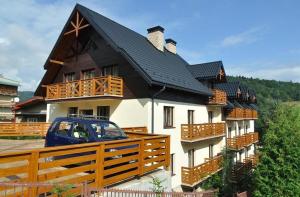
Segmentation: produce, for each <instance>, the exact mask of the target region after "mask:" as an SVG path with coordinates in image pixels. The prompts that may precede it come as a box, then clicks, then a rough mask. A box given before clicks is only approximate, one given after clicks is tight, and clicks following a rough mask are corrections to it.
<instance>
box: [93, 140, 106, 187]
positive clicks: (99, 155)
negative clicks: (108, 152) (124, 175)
mask: <svg viewBox="0 0 300 197" xmlns="http://www.w3.org/2000/svg"><path fill="white" fill-rule="evenodd" d="M104 153H105V144H100V146H99V147H98V148H97V151H96V180H95V182H96V187H97V188H103V186H104V184H103V177H104V176H103V172H104Z"/></svg>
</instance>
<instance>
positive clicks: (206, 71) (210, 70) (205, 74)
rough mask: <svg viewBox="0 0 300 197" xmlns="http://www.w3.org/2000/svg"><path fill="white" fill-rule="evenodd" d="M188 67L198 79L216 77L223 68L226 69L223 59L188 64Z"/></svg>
mask: <svg viewBox="0 0 300 197" xmlns="http://www.w3.org/2000/svg"><path fill="white" fill-rule="evenodd" d="M187 68H188V70H189V71H190V72H191V73H192V75H193V76H194V77H195V78H196V79H200V80H201V79H202V80H204V79H214V78H216V77H217V76H218V74H219V73H220V70H221V69H223V70H224V67H223V63H222V61H215V62H208V63H203V64H194V65H188V66H187Z"/></svg>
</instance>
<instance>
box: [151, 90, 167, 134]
mask: <svg viewBox="0 0 300 197" xmlns="http://www.w3.org/2000/svg"><path fill="white" fill-rule="evenodd" d="M165 89H166V85H164V86H163V87H162V88H161V89H160V90H159V91H158V92H156V93H154V94H153V95H152V97H151V101H152V108H151V133H152V134H154V98H155V97H157V96H158V95H159V94H161V93H162V92H163V91H165Z"/></svg>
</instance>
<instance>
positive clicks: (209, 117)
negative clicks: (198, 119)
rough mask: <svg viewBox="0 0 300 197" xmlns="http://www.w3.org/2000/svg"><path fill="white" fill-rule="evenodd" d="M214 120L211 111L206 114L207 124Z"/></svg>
mask: <svg viewBox="0 0 300 197" xmlns="http://www.w3.org/2000/svg"><path fill="white" fill-rule="evenodd" d="M213 118H214V113H213V112H212V111H209V112H208V123H212V122H213Z"/></svg>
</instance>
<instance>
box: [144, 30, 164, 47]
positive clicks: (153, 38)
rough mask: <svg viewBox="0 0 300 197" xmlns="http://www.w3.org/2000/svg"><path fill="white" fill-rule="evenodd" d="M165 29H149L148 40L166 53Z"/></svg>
mask: <svg viewBox="0 0 300 197" xmlns="http://www.w3.org/2000/svg"><path fill="white" fill-rule="evenodd" d="M164 30H165V29H164V28H162V27H161V26H155V27H151V28H149V29H147V31H148V40H149V41H150V42H151V43H152V44H153V45H154V46H155V47H156V48H157V49H158V50H160V51H164V45H165V38H164Z"/></svg>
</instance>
